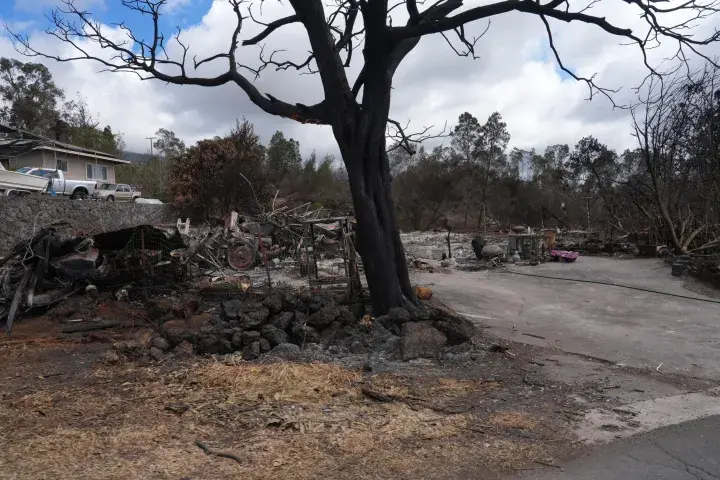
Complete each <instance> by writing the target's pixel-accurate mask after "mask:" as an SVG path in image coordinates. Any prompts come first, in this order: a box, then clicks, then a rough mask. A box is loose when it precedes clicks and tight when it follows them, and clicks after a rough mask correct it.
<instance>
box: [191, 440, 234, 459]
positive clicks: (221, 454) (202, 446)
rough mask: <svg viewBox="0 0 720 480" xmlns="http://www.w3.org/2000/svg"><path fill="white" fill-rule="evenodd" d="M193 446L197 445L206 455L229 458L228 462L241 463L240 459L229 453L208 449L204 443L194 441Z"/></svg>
mask: <svg viewBox="0 0 720 480" xmlns="http://www.w3.org/2000/svg"><path fill="white" fill-rule="evenodd" d="M195 445H197V446H198V447H199V448H200V450H202V451H203V452H205V454H207V455H215V456H216V457H222V458H229V459H230V460H235V461H236V462H238V463H242V459H241V458H240V457H239V456H238V455H235V454H234V453H231V452H219V451H217V450H213V449H212V448H210V447H208V446H207V445H206V444H205V443H203V442H201V441H200V440H195Z"/></svg>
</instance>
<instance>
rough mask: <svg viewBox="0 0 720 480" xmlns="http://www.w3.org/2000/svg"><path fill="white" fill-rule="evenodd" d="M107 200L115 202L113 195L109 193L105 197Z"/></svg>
mask: <svg viewBox="0 0 720 480" xmlns="http://www.w3.org/2000/svg"><path fill="white" fill-rule="evenodd" d="M107 201H108V202H112V203H115V197H113V196H112V195H110V196H109V197H107Z"/></svg>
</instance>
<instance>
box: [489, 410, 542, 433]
mask: <svg viewBox="0 0 720 480" xmlns="http://www.w3.org/2000/svg"><path fill="white" fill-rule="evenodd" d="M488 423H490V424H491V425H494V426H496V427H500V428H502V429H507V428H516V429H518V430H532V429H534V428H535V427H536V426H537V425H538V422H537V420H534V419H533V418H532V417H531V416H530V415H528V414H526V413H520V412H512V411H504V412H498V413H496V414H493V415H491V416H490V419H489V420H488Z"/></svg>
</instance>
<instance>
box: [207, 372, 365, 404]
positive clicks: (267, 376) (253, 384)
mask: <svg viewBox="0 0 720 480" xmlns="http://www.w3.org/2000/svg"><path fill="white" fill-rule="evenodd" d="M196 377H197V381H198V382H199V383H200V384H201V385H203V386H206V387H209V388H222V389H225V390H226V391H227V392H228V395H229V396H231V397H233V398H235V399H242V400H247V401H263V400H271V401H275V402H329V401H331V400H333V399H337V398H339V397H342V398H344V399H347V398H348V397H351V398H359V397H360V392H359V390H358V389H357V387H356V384H357V382H359V381H360V379H361V375H360V373H359V372H356V371H350V370H347V369H345V368H343V367H340V366H338V365H334V364H328V363H309V364H294V363H274V364H269V365H254V364H250V363H244V364H239V365H224V364H221V363H214V364H211V365H209V366H207V367H205V368H204V369H202V370H201V371H199V372H197V375H196Z"/></svg>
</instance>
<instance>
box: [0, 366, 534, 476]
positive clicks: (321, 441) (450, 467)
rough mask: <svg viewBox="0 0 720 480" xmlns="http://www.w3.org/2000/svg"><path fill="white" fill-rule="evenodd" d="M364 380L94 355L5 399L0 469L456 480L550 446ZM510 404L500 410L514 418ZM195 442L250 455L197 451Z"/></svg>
mask: <svg viewBox="0 0 720 480" xmlns="http://www.w3.org/2000/svg"><path fill="white" fill-rule="evenodd" d="M361 380H363V377H362V375H361V373H360V372H358V371H354V370H348V369H346V368H343V367H341V366H338V365H334V364H323V363H313V364H293V363H277V364H269V365H255V364H248V363H242V364H238V365H225V364H220V363H217V362H213V361H199V362H197V363H194V364H189V365H186V366H184V367H178V368H174V369H172V370H167V369H166V370H161V369H160V368H158V367H143V366H138V365H136V364H132V363H127V364H121V365H117V366H106V365H102V366H100V367H97V368H95V369H94V370H92V371H90V372H88V373H87V374H86V375H83V376H82V377H81V378H80V379H79V383H74V384H73V383H68V382H58V383H55V384H53V386H46V387H43V385H44V384H43V383H42V382H41V383H39V384H38V385H35V387H34V388H33V389H32V390H30V391H28V392H27V393H26V394H23V395H14V396H13V397H12V399H9V398H4V399H3V398H2V397H0V431H2V432H3V435H1V436H0V472H16V473H15V474H13V475H14V476H11V475H7V474H5V473H0V478H33V479H44V478H47V479H96V478H103V479H127V478H153V479H175V480H177V479H178V478H198V479H201V478H202V479H235V478H246V479H255V478H258V479H260V478H263V479H264V478H266V477H268V476H273V477H278V478H294V479H313V478H333V479H335V478H348V479H350V478H352V479H356V478H377V477H383V478H451V477H453V476H462V473H461V472H460V470H458V469H459V468H460V467H463V468H465V467H468V466H471V467H472V466H473V465H475V466H478V465H479V466H482V465H499V466H501V467H502V468H511V467H512V466H514V465H519V464H524V463H527V462H531V461H534V460H537V459H545V458H546V457H547V454H546V453H545V451H544V450H543V449H542V447H541V446H537V445H533V444H528V443H522V442H520V443H518V442H514V441H511V440H497V439H493V438H489V437H486V436H478V435H477V434H473V433H472V429H471V427H472V425H473V423H474V422H475V419H474V418H473V416H472V415H470V414H457V415H446V414H443V413H438V412H435V411H432V410H429V409H426V408H418V407H417V406H415V407H411V406H408V405H406V404H404V403H387V404H383V403H376V402H373V401H369V400H367V399H365V398H364V397H363V396H362V394H361V392H360V387H361V385H362V383H361ZM366 380H368V379H366ZM369 381H370V382H371V384H372V385H373V387H374V388H378V389H382V390H383V391H385V392H387V393H392V394H396V395H399V396H402V395H408V394H411V395H420V394H422V395H423V396H424V398H426V399H428V400H437V399H438V398H440V397H443V398H448V399H452V398H459V397H463V396H464V395H466V394H468V393H471V392H477V391H483V389H488V388H496V387H497V386H493V385H490V384H481V383H478V382H470V381H462V380H455V379H445V378H431V379H427V378H426V379H423V380H422V381H419V379H409V378H407V377H398V376H394V375H390V374H383V375H377V376H374V377H372V378H370V379H369ZM418 385H419V386H418ZM425 395H431V396H425ZM169 405H184V406H185V407H186V409H185V410H186V411H185V412H184V413H182V414H180V413H174V412H172V411H169V410H167V409H166V407H167V406H169ZM510 413H513V412H505V416H504V417H497V418H496V419H495V420H496V421H497V422H500V423H503V422H505V423H503V425H505V424H508V422H509V420H508V419H509V418H511V416H510ZM516 415H521V414H516ZM512 418H515V419H516V423H515V424H519V423H522V422H519V421H517V418H519V417H512ZM500 419H505V420H503V421H502V422H501V420H500ZM524 424H525V425H527V424H528V423H527V420H526V422H525V423H524ZM498 425H499V424H498ZM478 437H481V438H478ZM196 440H202V441H204V442H206V443H207V444H208V445H210V446H211V447H212V448H216V449H220V450H227V451H232V452H234V453H236V454H238V455H240V456H241V457H242V458H243V460H244V461H243V463H242V464H238V463H236V462H234V461H232V460H228V459H222V458H216V457H213V456H208V455H205V454H203V453H202V452H201V451H200V449H198V448H197V447H196V446H195V445H194V442H195V441H196Z"/></svg>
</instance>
